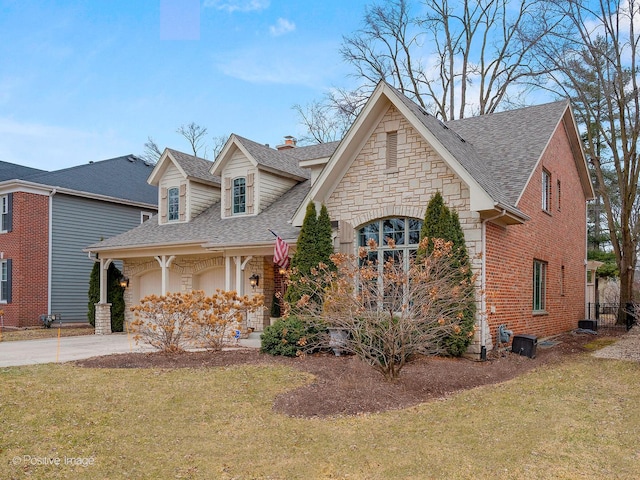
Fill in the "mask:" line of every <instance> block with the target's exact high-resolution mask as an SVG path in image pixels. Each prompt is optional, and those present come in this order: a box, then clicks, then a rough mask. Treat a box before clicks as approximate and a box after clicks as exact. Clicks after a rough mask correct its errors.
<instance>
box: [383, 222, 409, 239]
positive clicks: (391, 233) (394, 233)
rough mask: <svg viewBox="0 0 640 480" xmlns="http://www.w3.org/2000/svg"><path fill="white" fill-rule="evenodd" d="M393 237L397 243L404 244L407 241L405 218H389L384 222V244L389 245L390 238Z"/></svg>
mask: <svg viewBox="0 0 640 480" xmlns="http://www.w3.org/2000/svg"><path fill="white" fill-rule="evenodd" d="M390 238H392V239H393V240H394V241H395V242H396V245H404V242H405V238H406V237H405V219H404V218H387V219H386V220H384V222H383V241H384V245H388V243H389V239H390Z"/></svg>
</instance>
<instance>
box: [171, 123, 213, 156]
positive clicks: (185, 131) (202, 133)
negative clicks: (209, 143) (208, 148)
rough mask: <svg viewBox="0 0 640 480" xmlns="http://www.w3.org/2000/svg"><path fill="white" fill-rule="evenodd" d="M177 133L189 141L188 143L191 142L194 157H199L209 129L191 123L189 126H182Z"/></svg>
mask: <svg viewBox="0 0 640 480" xmlns="http://www.w3.org/2000/svg"><path fill="white" fill-rule="evenodd" d="M176 132H177V133H179V134H180V135H182V136H183V137H184V138H185V139H186V140H187V142H189V145H190V146H191V151H192V152H193V156H194V157H197V156H198V151H199V150H200V148H201V147H202V146H203V144H204V142H205V138H206V135H207V128H206V127H201V126H200V125H198V124H197V123H195V122H191V123H189V124H187V125H180V127H178V129H177V130H176Z"/></svg>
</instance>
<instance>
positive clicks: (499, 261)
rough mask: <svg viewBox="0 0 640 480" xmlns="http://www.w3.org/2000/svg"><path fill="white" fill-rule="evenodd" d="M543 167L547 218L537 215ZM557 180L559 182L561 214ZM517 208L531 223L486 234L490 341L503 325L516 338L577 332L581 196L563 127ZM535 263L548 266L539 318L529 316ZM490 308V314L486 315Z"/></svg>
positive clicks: (582, 251) (581, 284) (492, 228)
mask: <svg viewBox="0 0 640 480" xmlns="http://www.w3.org/2000/svg"><path fill="white" fill-rule="evenodd" d="M543 168H544V169H546V170H547V171H548V172H549V173H550V174H551V192H552V194H551V204H550V211H549V213H546V212H543V211H542V169H543ZM558 180H560V182H561V206H560V209H558V184H557V182H558ZM518 207H519V208H520V209H521V210H522V211H523V212H525V213H526V214H527V215H529V216H530V217H531V220H530V221H528V222H526V223H525V224H523V225H513V226H508V227H502V226H498V225H495V224H493V223H488V224H487V229H486V236H487V258H486V262H487V263H486V268H487V278H486V285H487V299H488V302H487V303H488V305H487V309H488V312H489V314H488V319H489V327H490V331H491V335H492V338H493V339H494V342H495V339H496V331H497V327H498V325H500V324H506V325H507V327H508V328H509V329H510V330H513V331H514V333H515V334H519V333H527V334H533V335H536V336H538V337H546V336H550V335H553V334H556V333H560V332H564V331H567V330H571V329H573V328H577V326H578V320H580V319H582V318H584V302H585V300H584V295H585V265H584V261H585V258H586V246H585V236H586V217H585V215H586V213H585V212H586V204H585V195H584V193H583V190H582V186H581V184H580V181H579V178H578V174H577V171H576V167H575V163H574V160H573V156H572V152H571V148H570V146H569V142H568V140H567V137H566V134H565V131H564V127H563V126H562V125H560V126H559V128H558V129H557V130H556V132H555V134H554V136H553V139H552V141H551V142H550V144H549V145H548V147H547V150H546V152H545V154H544V156H543V158H542V161H541V162H540V164H539V165H538V167H537V168H536V170H535V172H534V174H533V176H532V177H531V179H530V181H529V185H528V186H527V188H526V189H525V191H524V193H523V196H522V198H521V199H520V202H519V204H518ZM534 259H536V260H541V261H544V262H547V282H546V287H547V288H546V313H544V314H534V313H533V261H534ZM563 266H564V275H563V273H562V267H563ZM563 278H564V281H563ZM561 284H562V285H561ZM561 290H562V291H561ZM491 306H493V307H494V308H495V313H491Z"/></svg>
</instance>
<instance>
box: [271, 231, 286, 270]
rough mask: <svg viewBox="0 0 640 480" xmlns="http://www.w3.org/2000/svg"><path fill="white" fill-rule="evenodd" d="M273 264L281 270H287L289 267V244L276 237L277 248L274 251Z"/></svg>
mask: <svg viewBox="0 0 640 480" xmlns="http://www.w3.org/2000/svg"><path fill="white" fill-rule="evenodd" d="M273 263H275V264H276V265H278V266H279V267H280V268H287V266H289V244H288V243H287V242H285V241H284V240H283V239H281V238H280V237H279V236H276V246H275V249H274V251H273Z"/></svg>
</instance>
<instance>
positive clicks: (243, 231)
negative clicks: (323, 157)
mask: <svg viewBox="0 0 640 480" xmlns="http://www.w3.org/2000/svg"><path fill="white" fill-rule="evenodd" d="M309 183H310V182H309V181H308V180H307V181H305V182H302V183H299V184H297V185H296V186H294V187H292V188H291V189H290V190H289V191H288V192H287V193H285V194H284V195H283V196H282V197H280V198H279V199H278V200H276V201H275V202H274V203H273V204H271V205H270V206H269V207H267V208H266V209H265V210H263V211H262V212H260V213H259V214H258V215H251V216H249V215H247V216H237V217H232V218H221V215H220V202H217V203H215V204H213V205H211V206H210V207H209V208H208V209H207V210H205V211H204V212H202V213H201V214H200V215H198V216H197V217H196V218H194V219H193V220H192V221H190V222H181V223H168V224H163V225H158V217H157V216H155V217H153V218H152V219H150V220H148V221H146V222H145V223H143V224H142V225H140V226H139V227H136V228H134V229H132V230H129V231H127V232H124V233H122V234H120V235H117V236H115V237H111V238H108V239H106V240H103V241H101V242H98V243H94V244H93V245H90V246H88V247H87V248H86V249H85V250H84V251H86V252H101V251H108V250H135V249H137V248H143V247H150V246H154V245H157V246H168V245H172V244H176V245H185V244H196V245H201V246H202V247H203V248H208V249H224V248H225V247H228V246H238V245H248V244H251V245H261V244H262V245H268V244H271V243H273V241H274V236H273V235H272V234H271V232H269V229H271V230H273V231H275V232H276V233H277V234H278V235H280V237H281V238H283V239H284V240H287V241H288V242H290V243H295V242H296V239H297V238H298V233H299V232H300V229H299V228H298V227H294V226H292V225H291V222H290V220H291V217H292V216H293V212H295V210H296V208H297V207H298V205H299V204H300V202H302V200H303V199H304V197H305V196H306V194H307V192H308V191H309Z"/></svg>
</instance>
